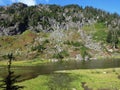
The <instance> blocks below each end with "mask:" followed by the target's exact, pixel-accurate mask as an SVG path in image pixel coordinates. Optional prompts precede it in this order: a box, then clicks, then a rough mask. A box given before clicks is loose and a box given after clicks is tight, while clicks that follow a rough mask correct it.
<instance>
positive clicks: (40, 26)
mask: <svg viewBox="0 0 120 90" xmlns="http://www.w3.org/2000/svg"><path fill="white" fill-rule="evenodd" d="M94 17H96V16H94ZM95 21H96V20H95V19H94V18H93V17H91V18H89V19H88V18H87V17H86V18H85V10H84V9H82V8H81V7H79V6H77V5H69V6H64V7H60V6H57V5H38V6H31V7H28V6H27V5H25V4H22V3H15V4H13V5H11V6H6V7H0V36H2V35H17V34H21V33H23V32H24V31H25V30H27V29H29V30H32V31H34V32H41V31H43V32H52V31H54V30H68V29H72V28H80V27H82V26H83V25H86V24H90V23H93V22H95Z"/></svg>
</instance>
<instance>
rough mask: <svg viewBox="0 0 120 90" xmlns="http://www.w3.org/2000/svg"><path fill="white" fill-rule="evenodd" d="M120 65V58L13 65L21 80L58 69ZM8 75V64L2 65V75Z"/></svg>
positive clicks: (114, 66)
mask: <svg viewBox="0 0 120 90" xmlns="http://www.w3.org/2000/svg"><path fill="white" fill-rule="evenodd" d="M118 67H120V59H115V60H112V59H111V60H90V61H64V62H56V63H47V64H44V65H38V66H13V67H12V70H13V71H14V72H15V74H16V75H21V78H20V81H23V80H27V79H31V78H35V77H37V76H38V75H43V74H52V73H53V72H54V71H57V70H74V69H105V68H118ZM6 75H7V66H4V67H3V66H0V77H5V76H6Z"/></svg>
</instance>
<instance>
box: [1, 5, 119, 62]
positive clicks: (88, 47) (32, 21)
mask: <svg viewBox="0 0 120 90" xmlns="http://www.w3.org/2000/svg"><path fill="white" fill-rule="evenodd" d="M119 36H120V16H119V15H118V14H116V13H114V14H110V13H108V12H106V11H103V10H100V9H96V8H92V7H85V8H82V7H80V6H78V5H67V6H63V7H62V6H58V5H42V4H40V5H37V6H27V5H25V4H22V3H14V4H13V5H11V6H5V7H0V60H3V59H6V55H7V54H8V53H9V52H12V53H14V56H15V59H16V60H26V59H34V58H42V59H65V60H67V59H74V60H83V59H85V60H88V59H90V58H101V57H112V56H115V57H117V56H119V54H120V52H119V51H120V48H119V47H120V43H119V39H120V38H119Z"/></svg>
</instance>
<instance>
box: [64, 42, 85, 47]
mask: <svg viewBox="0 0 120 90" xmlns="http://www.w3.org/2000/svg"><path fill="white" fill-rule="evenodd" d="M64 44H67V45H72V46H75V47H80V46H82V45H83V44H82V43H81V42H77V41H76V42H74V41H66V42H64Z"/></svg>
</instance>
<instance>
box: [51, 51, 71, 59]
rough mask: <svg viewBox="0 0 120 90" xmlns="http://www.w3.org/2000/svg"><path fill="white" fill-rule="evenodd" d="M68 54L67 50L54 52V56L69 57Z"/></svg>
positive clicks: (58, 57)
mask: <svg viewBox="0 0 120 90" xmlns="http://www.w3.org/2000/svg"><path fill="white" fill-rule="evenodd" d="M68 56H69V53H68V52H67V51H66V50H63V51H61V52H59V53H57V54H54V55H53V58H57V59H63V58H65V57H68Z"/></svg>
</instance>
